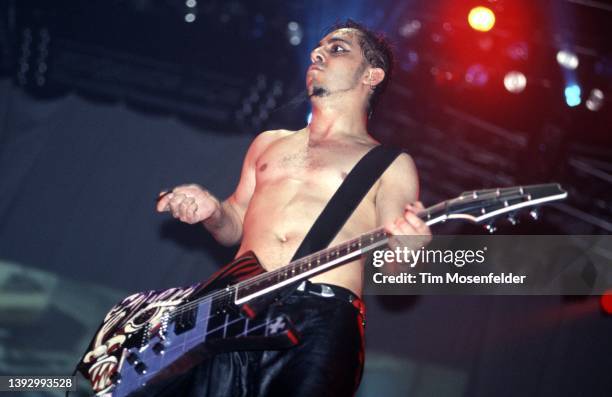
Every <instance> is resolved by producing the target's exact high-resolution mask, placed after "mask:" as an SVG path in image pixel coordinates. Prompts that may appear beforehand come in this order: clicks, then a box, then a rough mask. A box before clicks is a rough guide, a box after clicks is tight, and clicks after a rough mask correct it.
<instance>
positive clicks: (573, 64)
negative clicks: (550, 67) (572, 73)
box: [557, 50, 580, 70]
mask: <svg viewBox="0 0 612 397" xmlns="http://www.w3.org/2000/svg"><path fill="white" fill-rule="evenodd" d="M557 62H558V63H559V65H561V66H562V67H564V68H566V69H569V70H574V69H576V68H577V67H578V64H579V63H580V62H579V61H578V55H576V54H574V53H573V52H571V51H567V50H560V51H559V52H557Z"/></svg>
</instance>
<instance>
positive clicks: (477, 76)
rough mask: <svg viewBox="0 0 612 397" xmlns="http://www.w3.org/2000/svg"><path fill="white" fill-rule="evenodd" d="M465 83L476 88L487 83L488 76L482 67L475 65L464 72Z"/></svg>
mask: <svg viewBox="0 0 612 397" xmlns="http://www.w3.org/2000/svg"><path fill="white" fill-rule="evenodd" d="M465 81H466V82H467V83H469V84H473V85H476V86H483V85H485V84H487V82H488V81H489V74H488V73H487V70H486V69H485V68H484V66H482V65H481V64H478V63H477V64H474V65H472V66H470V67H469V68H468V69H467V70H466V72H465Z"/></svg>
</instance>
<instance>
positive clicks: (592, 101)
mask: <svg viewBox="0 0 612 397" xmlns="http://www.w3.org/2000/svg"><path fill="white" fill-rule="evenodd" d="M603 101H604V93H603V91H602V90H600V89H598V88H593V89H592V90H591V94H590V95H589V99H587V100H586V103H585V105H586V107H587V109H589V110H591V111H593V112H596V111H598V110H599V109H601V107H602V106H603Z"/></svg>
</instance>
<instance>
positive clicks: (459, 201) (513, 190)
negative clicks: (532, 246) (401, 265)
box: [424, 183, 567, 233]
mask: <svg viewBox="0 0 612 397" xmlns="http://www.w3.org/2000/svg"><path fill="white" fill-rule="evenodd" d="M566 197H567V192H566V191H565V190H563V189H562V188H561V186H560V185H559V184H558V183H548V184H542V185H528V186H516V187H505V188H497V189H483V190H473V191H468V192H463V193H461V194H460V195H459V196H458V197H457V198H455V199H452V200H448V201H445V202H443V203H440V204H437V205H435V206H433V207H430V208H428V209H427V210H425V214H424V220H425V221H426V222H427V224H428V225H432V224H434V223H438V222H443V221H445V220H447V219H464V220H467V221H470V222H473V223H487V230H489V232H491V233H493V232H494V231H495V227H494V226H493V224H492V223H491V222H492V221H493V220H494V219H495V218H497V217H499V216H500V215H503V214H507V216H508V220H509V221H510V223H512V224H515V223H516V217H515V215H514V214H515V213H516V211H518V210H520V209H523V208H531V210H530V215H531V216H532V217H533V218H534V219H537V218H538V216H539V215H538V212H537V206H540V205H542V204H545V203H549V202H553V201H558V200H563V199H565V198H566Z"/></svg>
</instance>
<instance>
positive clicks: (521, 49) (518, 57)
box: [506, 41, 529, 61]
mask: <svg viewBox="0 0 612 397" xmlns="http://www.w3.org/2000/svg"><path fill="white" fill-rule="evenodd" d="M506 53H507V54H508V56H509V57H510V59H513V60H515V61H526V60H527V58H528V57H529V46H528V45H527V43H526V42H524V41H518V42H516V43H513V44H511V45H510V46H508V49H507V50H506Z"/></svg>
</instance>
